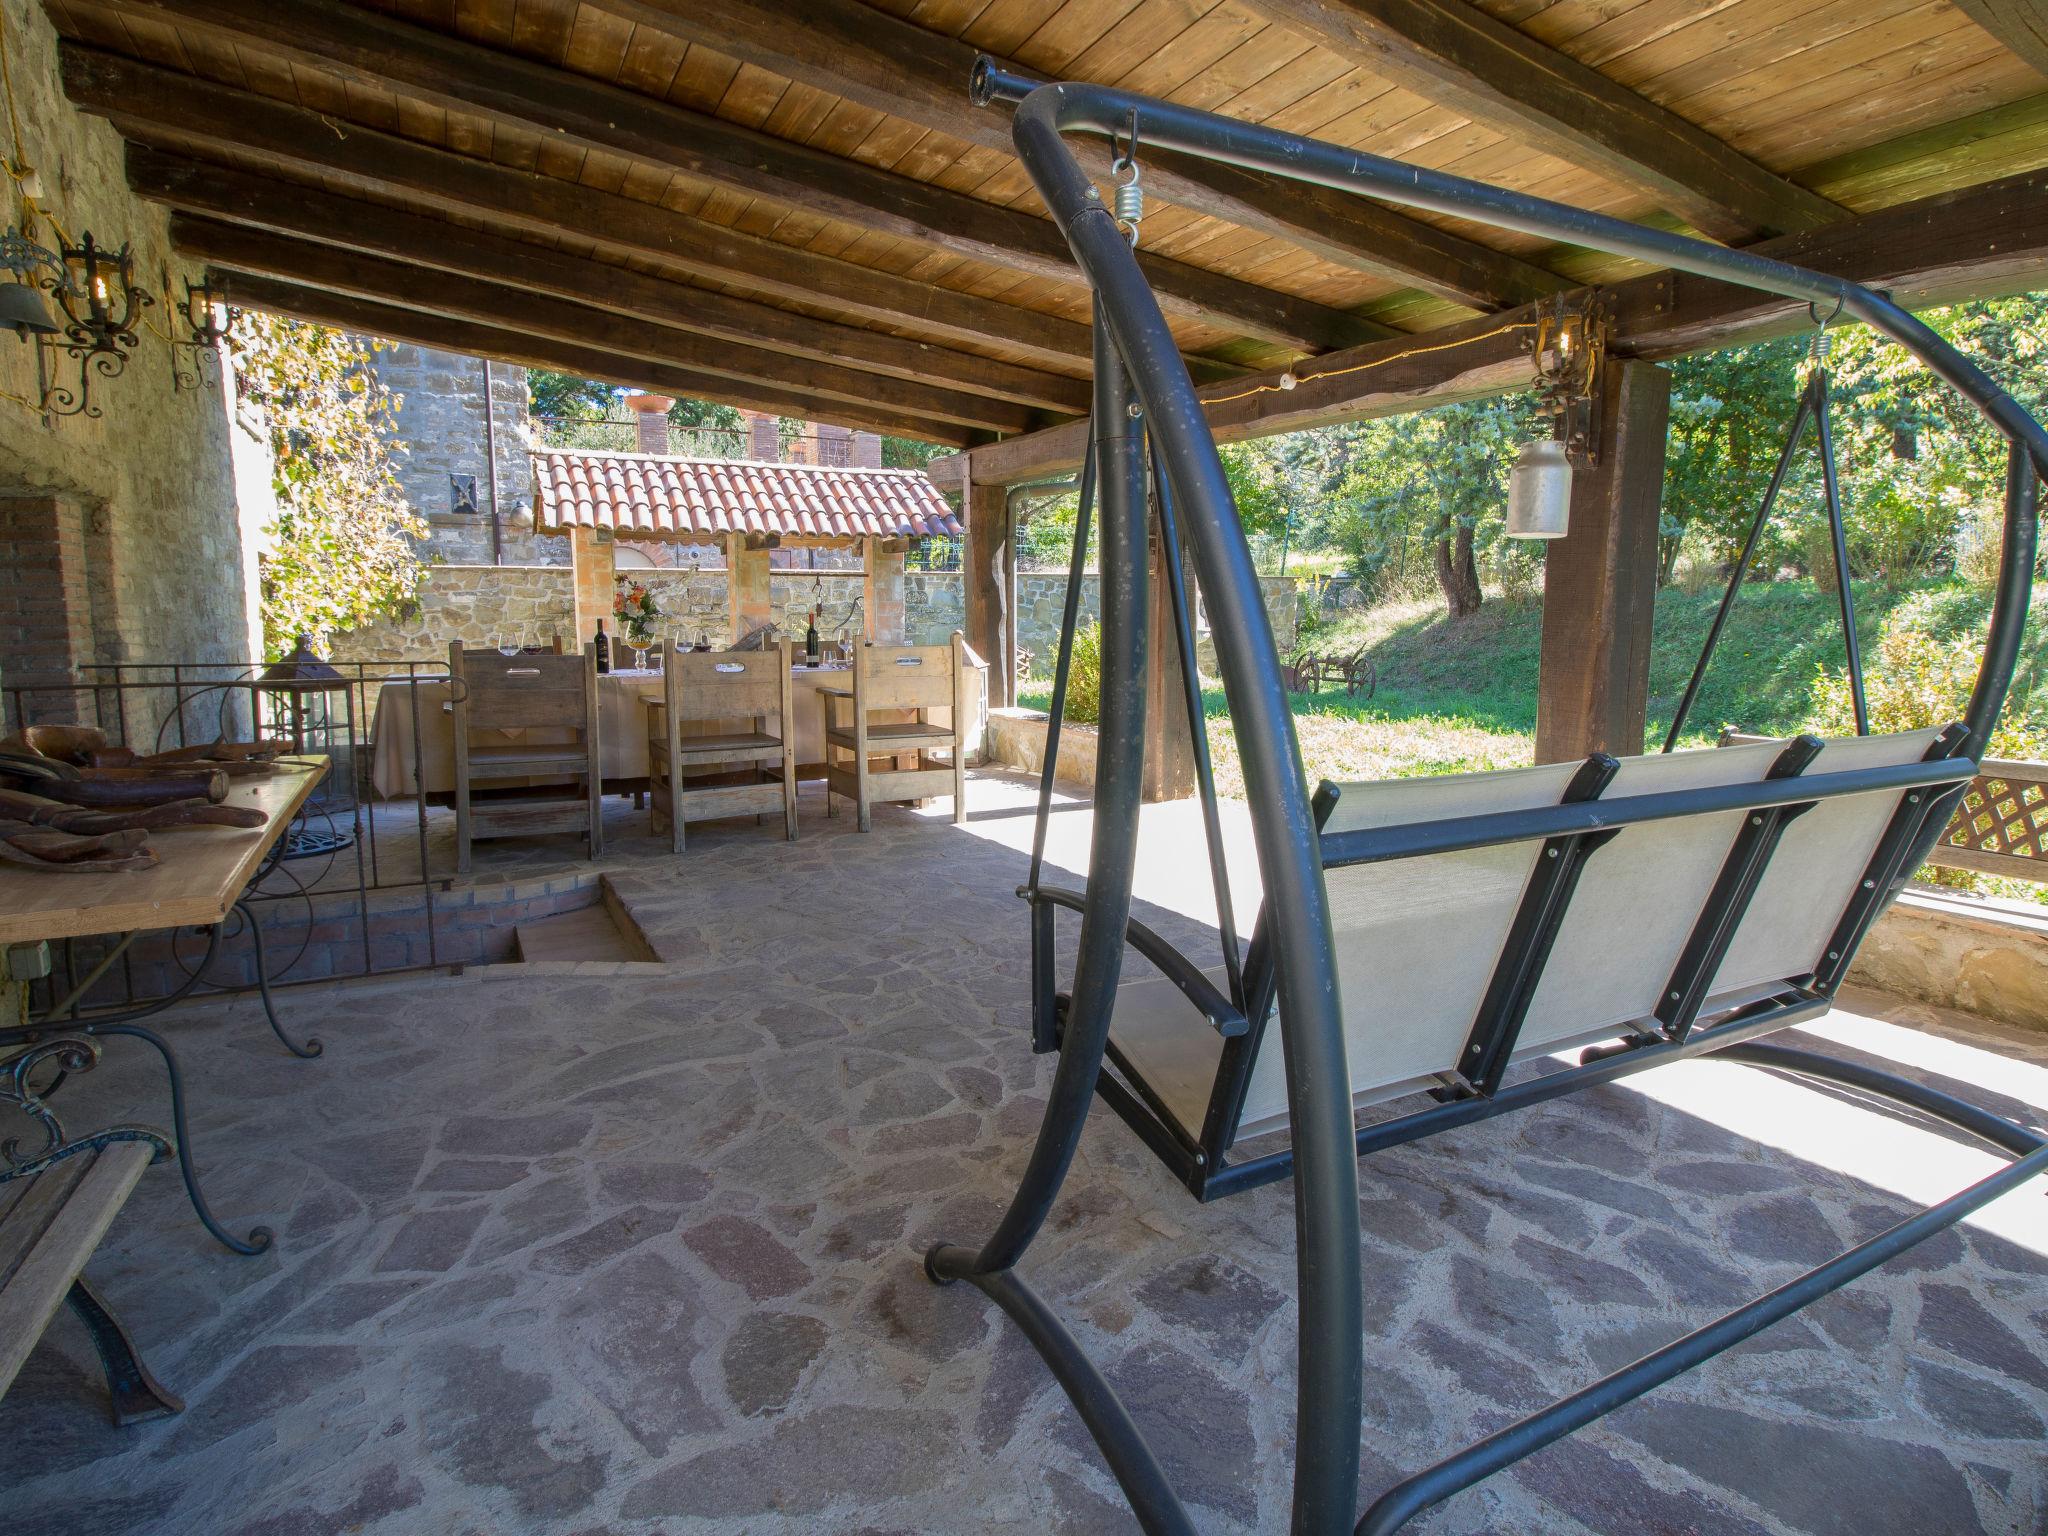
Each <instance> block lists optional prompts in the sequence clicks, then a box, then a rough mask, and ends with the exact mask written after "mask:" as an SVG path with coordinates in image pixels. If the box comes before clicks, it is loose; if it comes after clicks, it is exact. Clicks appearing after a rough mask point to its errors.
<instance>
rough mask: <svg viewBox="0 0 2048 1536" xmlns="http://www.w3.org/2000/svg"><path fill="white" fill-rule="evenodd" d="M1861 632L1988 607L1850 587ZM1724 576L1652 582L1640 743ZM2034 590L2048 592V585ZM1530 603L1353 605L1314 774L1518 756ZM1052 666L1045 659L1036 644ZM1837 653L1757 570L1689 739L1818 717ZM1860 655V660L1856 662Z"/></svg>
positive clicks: (1313, 716) (1791, 728)
mask: <svg viewBox="0 0 2048 1536" xmlns="http://www.w3.org/2000/svg"><path fill="white" fill-rule="evenodd" d="M1855 595H1856V617H1857V624H1856V628H1857V633H1858V636H1859V638H1860V639H1861V640H1862V642H1863V646H1864V653H1865V656H1866V658H1869V657H1870V656H1871V655H1872V654H1873V653H1874V652H1875V649H1876V646H1877V643H1878V640H1879V638H1880V637H1881V636H1882V635H1883V634H1884V632H1885V631H1886V629H1887V627H1888V626H1890V627H1902V626H1911V627H1916V628H1920V629H1925V630H1927V631H1928V632H1930V633H1932V634H1934V635H1936V636H1937V637H1949V636H1956V635H1965V634H1972V633H1975V632H1977V631H1978V630H1979V629H1980V628H1981V626H1982V624H1983V623H1984V621H1985V617H1986V614H1987V611H1988V610H1987V602H1988V599H1987V598H1986V597H1985V596H1984V595H1982V594H1980V593H1978V592H1975V591H1973V590H1971V589H1969V588H1965V587H1961V586H1958V585H1953V584H1950V585H1931V584H1922V585H1917V586H1881V585H1879V584H1877V583H1859V584H1858V585H1857V587H1856V594H1855ZM1719 601H1720V593H1719V591H1718V589H1715V590H1706V591H1697V592H1687V591H1683V590H1681V589H1679V588H1677V587H1669V588H1666V589H1665V590H1664V591H1663V592H1662V593H1660V594H1659V595H1658V599H1657V614H1656V624H1655V632H1654V638H1653V641H1652V645H1651V652H1650V729H1649V732H1648V739H1647V741H1646V743H1645V745H1646V747H1647V748H1648V749H1649V750H1652V751H1654V750H1656V749H1657V748H1658V747H1660V746H1662V745H1663V741H1664V733H1665V731H1666V730H1667V729H1668V728H1669V725H1670V721H1671V715H1672V711H1673V709H1674V708H1675V707H1676V705H1677V703H1678V698H1679V695H1680V694H1681V693H1682V692H1683V691H1684V688H1685V682H1686V679H1687V678H1688V677H1689V676H1690V675H1691V672H1692V667H1693V663H1694V661H1695V659H1696V658H1697V657H1698V655H1699V649H1700V645H1701V644H1702V642H1703V641H1704V640H1705V639H1706V633H1707V627H1708V625H1709V624H1710V623H1711V622H1712V620H1713V616H1714V610H1715V608H1716V607H1717V606H1718V604H1719ZM2041 601H2042V602H2043V603H2044V604H2048V597H2043V598H2042V599H2041ZM1542 622H1543V614H1542V609H1541V607H1540V605H1538V604H1536V603H1525V604H1521V605H1510V604H1507V603H1504V602H1501V601H1499V600H1497V599H1496V600H1489V601H1488V602H1487V604H1486V605H1485V607H1483V608H1482V609H1481V610H1480V611H1479V612H1478V613H1477V614H1476V615H1474V616H1473V617H1471V618H1469V619H1465V620H1462V621H1458V622H1453V621H1451V620H1449V619H1446V618H1445V617H1444V613H1443V605H1442V604H1441V603H1440V602H1438V601H1436V600H1435V599H1434V598H1431V599H1428V600H1421V601H1415V602H1407V603H1393V604H1388V605H1385V606H1382V607H1379V608H1374V609H1371V610H1368V611H1365V612H1362V613H1357V614H1351V615H1347V616H1345V617H1343V618H1342V619H1340V620H1337V621H1335V622H1332V623H1331V624H1329V625H1328V626H1327V627H1326V628H1325V629H1324V630H1323V631H1322V632H1321V633H1319V634H1318V635H1317V636H1316V638H1315V646H1316V649H1317V650H1319V651H1326V652H1328V651H1350V650H1355V649H1356V648H1357V647H1359V646H1361V645H1365V646H1370V647H1371V651H1372V655H1373V658H1374V660H1375V661H1376V662H1377V663H1378V665H1379V678H1380V683H1379V690H1378V692H1377V693H1376V694H1375V695H1374V697H1373V698H1372V699H1370V700H1352V699H1346V698H1345V697H1344V694H1343V692H1342V690H1341V689H1340V690H1337V691H1334V692H1332V691H1326V692H1322V693H1316V694H1296V695H1294V715H1295V729H1296V732H1297V733H1298V735H1299V737H1300V740H1301V753H1302V760H1303V766H1304V767H1305V768H1306V769H1307V771H1308V778H1309V782H1310V783H1314V782H1315V781H1316V780H1317V779H1322V778H1330V779H1372V778H1403V777H1408V776H1411V775H1416V774H1432V773H1462V772H1467V771H1471V770H1476V769H1484V768H1509V767H1517V766H1520V765H1522V764H1525V763H1527V762H1528V761H1529V760H1530V755H1531V752H1532V749H1533V743H1534V737H1535V731H1536V664H1537V653H1538V647H1539V645H1540V638H1541V632H1542ZM2041 629H2042V626H2041V625H2040V623H2039V622H2038V621H2036V622H2035V623H2033V624H2030V625H2029V628H2028V635H2027V645H2026V650H2025V653H2024V655H2023V658H2022V663H2021V674H2020V678H2019V683H2018V686H2017V687H2016V690H2015V696H2014V701H2013V703H2012V704H2011V705H2010V706H2009V707H2008V710H2009V714H2014V713H2016V714H2018V715H2020V716H2022V717H2025V718H2027V719H2029V720H2031V721H2034V722H2035V723H2038V724H2043V725H2048V697H2042V696H2038V695H2039V690H2038V689H2037V688H2036V686H2035V684H2036V681H2037V679H2038V678H2039V677H2040V676H2041V675H2042V670H2043V669H2042V662H2043V651H2044V646H2043V642H2042V634H2041ZM1046 661H1047V663H1048V665H1049V664H1050V661H1051V658H1050V657H1049V656H1048V657H1047V658H1046ZM1841 664H1842V629H1841V618H1840V613H1839V611H1838V608H1837V600H1836V598H1835V597H1834V595H1833V594H1831V593H1825V592H1822V591H1820V590H1819V589H1818V588H1816V587H1815V586H1814V585H1813V584H1812V583H1810V582H1803V581H1799V582H1794V581H1783V582H1758V583H1751V584H1749V585H1747V586H1745V587H1744V589H1743V592H1742V596H1741V597H1740V598H1739V599H1738V600H1737V603H1736V607H1735V611H1734V613H1733V615H1732V616H1731V617H1730V619H1729V622H1728V628H1727V630H1726V632H1725V633H1724V634H1723V635H1722V637H1721V643H1720V645H1719V646H1718V647H1717V648H1716V649H1715V653H1714V661H1713V664H1712V666H1711V667H1710V668H1709V669H1708V673H1707V678H1706V682H1705V684H1704V685H1703V686H1702V688H1701V690H1700V696H1699V699H1698V701H1697V702H1696V703H1695V704H1694V706H1693V711H1692V716H1691V719H1690V721H1689V722H1688V728H1687V731H1686V735H1685V738H1684V743H1683V744H1685V745H1697V746H1706V745H1711V744H1712V742H1713V741H1714V739H1715V738H1716V736H1718V735H1719V733H1720V731H1721V729H1722V728H1723V727H1724V726H1734V727H1737V728H1739V729H1743V730H1752V731H1761V732H1766V733H1770V734H1773V735H1789V734H1791V733H1793V732H1796V731H1798V730H1800V729H1802V728H1805V727H1807V726H1808V725H1810V724H1811V723H1812V721H1813V719H1814V715H1815V693H1816V683H1817V679H1818V674H1819V669H1820V668H1821V667H1823V666H1825V667H1828V668H1831V669H1838V668H1839V667H1840V666H1841ZM1869 665H1870V663H1869V661H1868V660H1866V666H1869ZM1050 691H1051V690H1050V686H1049V685H1048V684H1045V683H1037V684H1034V685H1030V686H1027V687H1026V688H1025V690H1024V692H1023V697H1022V699H1021V700H1020V702H1022V703H1024V704H1027V705H1031V706H1035V707H1037V708H1041V709H1042V708H1044V707H1046V705H1047V703H1048V702H1049V695H1050ZM1204 699H1205V703H1206V709H1205V711H1204V712H1205V714H1206V715H1207V716H1208V718H1209V731H1210V740H1211V743H1212V747H1213V751H1214V755H1215V761H1216V777H1217V787H1218V789H1219V790H1220V791H1221V792H1222V793H1224V794H1226V795H1238V796H1241V795H1242V794H1243V793H1244V781H1243V778H1242V776H1241V775H1240V773H1239V771H1238V765H1237V753H1236V750H1235V743H1234V740H1233V738H1232V733H1231V723H1230V718H1229V708H1228V706H1227V705H1226V703H1225V702H1224V698H1223V691H1222V689H1221V687H1220V686H1217V685H1215V684H1213V682H1212V683H1211V685H1210V686H1209V687H1208V688H1207V689H1206V690H1205V694H1204Z"/></svg>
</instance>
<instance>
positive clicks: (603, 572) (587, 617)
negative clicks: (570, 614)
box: [569, 528, 619, 649]
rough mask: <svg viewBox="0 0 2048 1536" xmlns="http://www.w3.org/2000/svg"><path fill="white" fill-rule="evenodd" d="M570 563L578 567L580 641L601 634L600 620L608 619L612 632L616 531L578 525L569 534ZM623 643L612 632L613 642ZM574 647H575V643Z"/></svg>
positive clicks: (591, 638)
mask: <svg viewBox="0 0 2048 1536" xmlns="http://www.w3.org/2000/svg"><path fill="white" fill-rule="evenodd" d="M569 564H570V565H571V567H572V568H573V569H574V571H575V580H576V635H575V641H576V644H577V645H588V644H589V643H590V642H591V641H592V640H595V639H596V638H597V621H598V620H599V619H602V620H604V622H605V624H606V625H607V626H608V627H607V630H606V633H608V634H609V633H611V630H610V628H609V626H610V625H611V622H612V593H613V585H614V576H615V574H616V573H615V572H614V571H613V569H612V535H611V530H610V529H607V528H575V529H571V530H570V534H569ZM618 643H619V641H618V636H617V635H616V634H614V635H612V644H613V645H617V644H618ZM571 648H572V649H573V647H571Z"/></svg>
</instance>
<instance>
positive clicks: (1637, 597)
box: [1536, 360, 1671, 763]
mask: <svg viewBox="0 0 2048 1536" xmlns="http://www.w3.org/2000/svg"><path fill="white" fill-rule="evenodd" d="M1670 405H1671V376H1670V375H1669V374H1668V373H1666V372H1665V371H1664V370H1663V369H1662V368H1659V367H1657V366H1656V365H1655V364H1654V363H1644V362H1623V361H1619V360H1610V361H1609V362H1608V364H1607V366H1606V368H1605V369H1604V371H1603V373H1602V396H1601V424H1600V462H1599V463H1598V464H1597V465H1593V466H1590V467H1589V466H1586V465H1580V466H1578V469H1577V473H1576V474H1575V475H1574V476H1573V478H1572V510H1571V529H1570V532H1568V533H1567V534H1566V535H1565V536H1564V537H1563V538H1561V539H1556V540H1553V541H1552V543H1551V546H1550V552H1549V554H1548V556H1547V557H1546V562H1545V567H1544V575H1543V649H1542V659H1541V662H1540V663H1539V671H1538V682H1537V696H1536V761H1537V762H1539V763H1556V762H1564V761H1567V760H1569V759H1572V758H1579V757H1585V756H1587V755H1588V754H1590V753H1593V752H1611V753H1614V754H1615V755H1616V756H1631V755H1634V754H1636V753H1639V752H1641V751H1642V750H1643V730H1644V726H1645V723H1646V718H1647V715H1648V710H1649V696H1650V620H1651V616H1652V614H1653V612H1654V609H1655V604H1656V599H1657V521H1658V513H1659V510H1660V508H1661V506H1662V504H1663V495H1664V431H1665V424H1666V420H1667V417H1668V415H1669V412H1670Z"/></svg>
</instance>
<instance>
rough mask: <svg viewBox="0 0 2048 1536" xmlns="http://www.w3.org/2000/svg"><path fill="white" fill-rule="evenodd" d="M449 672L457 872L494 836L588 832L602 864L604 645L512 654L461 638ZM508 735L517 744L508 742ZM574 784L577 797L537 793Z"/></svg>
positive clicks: (450, 652) (450, 653)
mask: <svg viewBox="0 0 2048 1536" xmlns="http://www.w3.org/2000/svg"><path fill="white" fill-rule="evenodd" d="M448 675H449V678H450V679H451V688H450V691H451V693H452V694H453V696H454V700H453V710H454V716H455V732H454V735H455V868H456V870H457V871H458V872H459V873H462V874H467V873H469V867H470V845H471V844H472V843H473V842H475V841H476V840H477V839H479V838H486V837H539V836H543V835H546V834H548V833H553V832H582V833H583V834H584V835H585V836H586V837H587V838H588V839H589V842H590V856H591V857H592V858H593V859H594V858H596V857H597V856H598V854H599V853H600V852H602V851H603V848H604V804H603V798H602V796H603V779H602V772H603V759H602V758H601V756H600V755H599V746H598V725H597V652H596V650H595V648H588V649H586V650H585V651H584V652H583V653H582V654H581V655H569V656H556V655H551V654H542V655H525V654H521V655H517V656H506V655H504V654H502V653H501V652H499V651H496V650H488V651H465V650H464V649H463V648H462V644H461V642H460V641H458V642H456V643H455V644H453V645H451V646H449V647H448ZM486 733H489V735H488V736H486ZM508 733H513V734H515V738H516V739H513V740H510V741H508V740H507V739H506V736H507V734H508ZM479 738H482V739H479ZM536 738H537V739H536ZM565 785H573V786H574V789H573V791H572V792H571V793H568V794H562V793H559V792H557V793H551V794H550V793H538V792H533V791H534V789H535V787H536V786H540V787H544V788H546V789H551V790H557V791H559V790H560V789H561V788H562V787H563V786H565ZM493 790H496V791H498V792H497V793H492V791H493ZM515 790H516V791H517V792H516V793H515V792H514V791H515ZM479 792H481V793H479Z"/></svg>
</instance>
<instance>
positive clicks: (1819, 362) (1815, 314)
mask: <svg viewBox="0 0 2048 1536" xmlns="http://www.w3.org/2000/svg"><path fill="white" fill-rule="evenodd" d="M1806 312H1807V314H1808V315H1810V316H1812V318H1813V340H1812V341H1811V342H1810V343H1809V344H1808V346H1807V353H1806V356H1807V362H1808V364H1809V366H1811V367H1813V368H1826V367H1827V365H1828V352H1829V350H1830V349H1831V348H1832V347H1833V345H1834V338H1833V337H1831V336H1829V335H1828V327H1829V326H1831V325H1833V324H1834V323H1835V321H1836V320H1837V319H1838V318H1840V316H1841V313H1842V301H1841V300H1840V299H1836V300H1835V307H1834V308H1833V309H1832V310H1830V311H1828V313H1827V315H1826V316H1822V314H1821V312H1820V307H1819V306H1818V305H1816V304H1813V303H1810V302H1809V303H1808V304H1807V306H1806Z"/></svg>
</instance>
